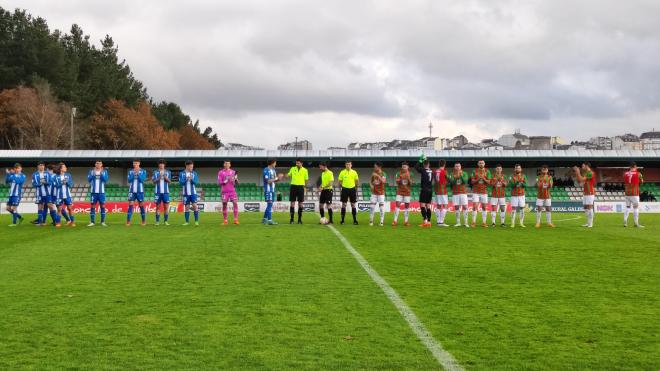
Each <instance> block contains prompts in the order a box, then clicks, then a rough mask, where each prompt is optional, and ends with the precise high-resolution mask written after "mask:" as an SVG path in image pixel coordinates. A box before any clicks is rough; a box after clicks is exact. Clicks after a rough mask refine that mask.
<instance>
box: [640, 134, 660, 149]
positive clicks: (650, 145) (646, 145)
mask: <svg viewBox="0 0 660 371" xmlns="http://www.w3.org/2000/svg"><path fill="white" fill-rule="evenodd" d="M639 140H640V142H641V143H642V149H660V131H655V130H653V131H648V132H646V133H642V135H640V136H639Z"/></svg>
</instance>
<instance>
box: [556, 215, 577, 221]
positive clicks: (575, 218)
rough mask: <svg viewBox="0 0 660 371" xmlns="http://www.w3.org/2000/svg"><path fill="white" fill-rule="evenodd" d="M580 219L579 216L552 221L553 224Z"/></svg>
mask: <svg viewBox="0 0 660 371" xmlns="http://www.w3.org/2000/svg"><path fill="white" fill-rule="evenodd" d="M580 218H581V216H576V217H574V218H568V219H559V220H553V222H567V221H569V220H578V219H580Z"/></svg>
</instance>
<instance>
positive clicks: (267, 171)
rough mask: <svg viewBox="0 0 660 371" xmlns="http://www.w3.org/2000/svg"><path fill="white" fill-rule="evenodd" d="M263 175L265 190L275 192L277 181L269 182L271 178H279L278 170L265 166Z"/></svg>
mask: <svg viewBox="0 0 660 371" xmlns="http://www.w3.org/2000/svg"><path fill="white" fill-rule="evenodd" d="M263 177H264V192H275V182H273V183H269V182H268V181H269V180H271V179H277V172H276V171H275V169H271V168H269V167H265V168H264V172H263Z"/></svg>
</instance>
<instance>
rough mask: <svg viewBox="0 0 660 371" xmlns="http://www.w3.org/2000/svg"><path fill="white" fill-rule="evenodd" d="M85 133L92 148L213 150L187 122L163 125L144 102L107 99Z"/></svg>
mask: <svg viewBox="0 0 660 371" xmlns="http://www.w3.org/2000/svg"><path fill="white" fill-rule="evenodd" d="M87 136H88V142H89V143H90V144H91V145H92V147H93V148H107V149H116V150H121V149H181V148H184V149H189V148H194V149H214V147H213V145H212V144H211V143H209V142H208V141H207V140H206V139H205V138H204V137H203V136H202V135H201V134H200V133H199V132H198V131H197V130H196V129H195V128H194V127H193V126H192V125H191V124H187V125H184V126H183V127H181V128H180V129H179V130H166V129H165V128H163V126H162V125H161V124H160V123H159V122H158V120H157V119H156V117H155V116H154V115H153V114H152V112H151V106H150V105H149V104H148V103H146V102H140V103H138V105H137V107H136V108H130V107H127V106H126V105H125V104H124V103H123V102H121V101H118V100H114V99H113V100H110V101H108V102H107V103H106V104H105V105H104V106H103V108H102V109H101V110H100V112H98V113H96V114H95V115H94V116H93V117H92V122H91V124H90V127H89V130H88V134H87Z"/></svg>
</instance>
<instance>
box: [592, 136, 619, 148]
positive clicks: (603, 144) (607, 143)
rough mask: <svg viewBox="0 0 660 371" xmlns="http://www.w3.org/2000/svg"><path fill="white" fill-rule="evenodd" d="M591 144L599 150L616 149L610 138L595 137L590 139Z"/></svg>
mask: <svg viewBox="0 0 660 371" xmlns="http://www.w3.org/2000/svg"><path fill="white" fill-rule="evenodd" d="M589 143H591V144H593V145H595V146H596V147H597V148H598V149H614V140H613V138H610V137H593V138H591V139H589Z"/></svg>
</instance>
